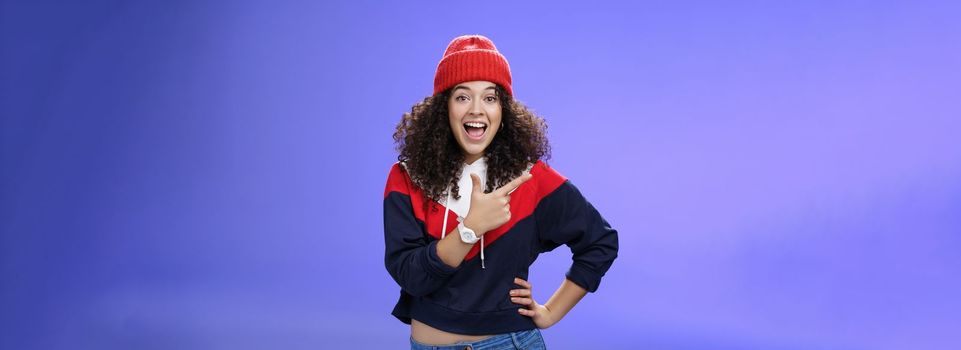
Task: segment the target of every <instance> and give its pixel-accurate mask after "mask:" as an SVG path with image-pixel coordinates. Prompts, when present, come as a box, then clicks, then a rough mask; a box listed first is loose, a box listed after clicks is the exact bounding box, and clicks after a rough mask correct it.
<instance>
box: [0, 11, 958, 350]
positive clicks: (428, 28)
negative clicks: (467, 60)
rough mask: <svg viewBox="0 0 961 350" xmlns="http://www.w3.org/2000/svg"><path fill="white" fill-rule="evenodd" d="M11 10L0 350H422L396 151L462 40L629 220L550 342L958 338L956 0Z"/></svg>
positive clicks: (0, 191) (557, 152) (569, 170)
mask: <svg viewBox="0 0 961 350" xmlns="http://www.w3.org/2000/svg"><path fill="white" fill-rule="evenodd" d="M0 3H2V5H0V6H2V7H0V28H2V37H0V45H2V51H0V74H2V75H0V88H2V94H0V108H2V109H0V113H2V119H0V123H2V124H0V146H2V147H0V348H3V349H227V348H230V349H265V348H270V349H273V348H289V349H308V348H314V349H317V348H320V349H328V348H343V347H358V348H374V347H378V348H384V347H386V348H403V347H405V346H406V342H407V336H408V334H409V333H408V329H407V328H406V327H405V326H404V325H402V324H401V323H400V322H398V321H397V320H395V319H394V318H393V317H392V316H390V315H389V312H390V309H391V307H392V306H393V303H394V302H395V301H396V296H397V293H398V287H397V286H396V285H395V284H394V282H393V281H392V280H391V279H390V277H389V276H388V274H387V273H386V271H385V270H384V268H383V237H382V235H383V231H382V229H383V227H382V217H381V201H382V198H383V197H382V195H383V188H384V182H385V180H386V177H387V171H388V169H389V167H390V165H391V164H392V163H393V162H394V161H395V159H396V158H395V157H396V155H395V153H394V151H393V147H392V140H391V137H390V136H391V133H392V132H393V127H394V125H395V123H396V122H397V121H398V120H399V118H400V115H401V114H402V113H404V112H405V111H407V110H409V108H410V106H411V105H412V104H413V103H415V102H416V101H419V100H420V99H422V98H424V97H425V96H426V95H428V94H429V93H430V91H431V88H432V85H431V84H432V79H433V73H434V68H435V65H436V63H437V61H438V60H439V58H440V55H441V54H442V52H443V49H444V47H445V45H446V44H447V43H448V42H449V40H450V39H451V38H453V37H455V36H457V35H461V34H469V33H481V34H485V35H487V36H489V37H490V38H492V39H493V40H494V42H495V43H496V44H497V46H498V48H499V49H500V50H501V51H502V52H503V53H504V54H505V55H506V56H507V57H508V59H509V60H510V63H511V68H512V71H513V73H514V81H515V85H514V90H515V92H516V97H517V98H518V99H520V100H522V101H523V102H525V103H526V104H528V105H529V106H530V107H532V108H533V109H534V110H535V111H537V112H538V113H539V114H541V115H543V116H544V117H545V118H546V119H547V120H548V123H549V125H550V138H551V141H552V143H553V151H554V152H553V154H554V157H553V159H552V160H551V164H552V165H553V166H554V167H555V168H557V169H558V170H559V171H561V172H562V173H564V174H565V175H567V176H568V177H570V178H571V179H572V181H574V183H575V184H577V185H578V186H579V187H580V188H581V189H582V191H583V192H584V193H585V194H586V195H587V196H588V198H589V199H590V200H591V201H592V202H593V203H594V204H595V205H596V206H597V207H598V208H599V209H600V210H601V212H602V213H603V214H604V215H605V216H606V217H607V219H608V220H609V221H610V222H611V223H612V225H614V226H615V227H616V228H618V229H619V231H620V240H621V253H620V257H619V259H618V260H617V261H616V262H615V264H614V266H613V268H612V269H611V271H610V272H609V274H608V275H607V277H606V278H605V280H604V281H603V283H602V284H601V288H600V290H599V291H598V292H597V293H596V294H592V295H589V296H588V297H587V298H586V299H585V300H584V301H582V302H581V303H580V304H579V305H578V306H577V308H575V310H574V311H573V312H572V313H571V314H570V315H569V316H568V317H567V318H566V319H564V321H563V322H562V323H560V324H558V325H557V326H555V327H553V328H551V329H548V330H546V331H545V332H544V334H545V337H546V339H547V341H548V345H549V346H550V348H551V349H584V348H600V347H601V346H602V345H606V346H613V347H615V348H649V349H759V348H763V349H948V348H952V347H956V346H957V344H959V343H961V336H959V335H958V334H959V333H958V330H959V329H961V316H959V315H961V298H959V297H958V296H959V295H961V254H959V251H961V141H959V135H961V105H959V101H961V40H959V38H961V24H959V23H961V21H958V18H961V5H958V4H959V3H958V2H953V1H941V2H917V1H914V2H907V1H904V2H864V1H813V2H802V3H797V2H787V1H785V2H780V3H773V2H754V1H747V2H741V1H738V2H644V3H620V4H612V5H606V6H603V7H601V6H591V5H557V4H553V3H547V4H541V3H531V2H523V3H518V4H510V3H490V2H469V3H427V2H396V3H377V2H366V1H356V2H339V3H335V2H324V3H319V2H306V1H304V2H290V1H283V2H278V1H270V2H267V1H265V2H260V3H256V2H251V1H233V2H226V1H225V2H215V1H172V2H142V3H137V2H130V1H104V0H98V1H85V2H66V1H64V2H62V3H56V2H49V1H19V2H16V1H2V2H0ZM569 259H570V254H569V252H567V251H565V250H564V249H559V250H557V251H555V252H553V253H551V254H548V255H544V256H542V257H541V259H540V260H538V262H537V263H536V264H535V265H534V268H533V270H532V272H531V275H532V277H531V279H532V282H533V283H534V286H535V296H536V297H537V298H538V299H539V300H540V301H542V302H543V301H546V298H547V297H549V296H550V293H551V292H552V291H553V289H554V288H556V287H557V285H558V284H559V282H560V281H561V278H563V273H564V271H565V270H566V268H567V266H568V264H569Z"/></svg>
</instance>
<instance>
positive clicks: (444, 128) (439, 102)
mask: <svg viewBox="0 0 961 350" xmlns="http://www.w3.org/2000/svg"><path fill="white" fill-rule="evenodd" d="M496 90H497V97H498V100H499V101H500V104H501V111H502V121H503V123H504V124H503V126H502V127H501V128H500V130H498V131H497V134H496V135H494V139H493V140H492V141H491V143H490V145H488V146H487V148H486V149H485V150H484V156H486V157H487V188H486V189H485V190H484V192H490V191H493V190H494V189H496V188H498V187H500V186H502V185H503V184H506V183H508V182H510V181H511V180H513V179H514V178H516V177H517V176H520V175H521V173H522V172H523V171H524V170H526V169H527V167H528V165H529V164H533V163H535V162H537V161H538V160H546V159H550V144H549V143H548V141H547V123H546V122H545V121H544V119H543V118H541V117H539V116H537V115H535V114H534V113H533V112H532V111H531V110H529V109H528V108H527V106H524V104H522V103H521V102H519V101H517V100H515V99H514V98H513V96H511V95H510V94H508V93H507V91H506V90H505V89H504V88H503V87H502V86H500V85H499V84H497V86H496ZM451 91H452V88H451V89H447V90H444V91H442V92H439V93H437V94H435V95H433V96H429V97H426V98H424V100H423V101H421V102H418V103H417V104H415V105H414V106H413V107H412V108H411V110H410V112H409V113H404V116H403V117H401V120H400V123H398V124H397V129H396V130H395V131H394V143H395V144H396V147H397V151H398V153H399V154H398V156H397V160H398V161H400V162H402V163H403V164H404V165H405V168H406V169H407V172H408V174H410V177H411V179H412V180H413V181H414V183H415V184H416V185H417V186H418V187H420V188H421V189H422V190H423V191H424V193H425V194H426V195H427V196H428V197H429V198H431V199H433V200H434V201H440V199H441V198H443V197H445V196H447V192H446V191H447V187H448V186H450V188H451V195H452V196H453V197H454V198H458V199H460V195H459V194H458V192H459V191H460V188H459V187H458V186H457V180H458V177H459V176H460V171H461V170H462V168H463V163H464V153H463V151H462V150H461V148H460V146H459V145H458V144H457V140H455V139H454V134H453V132H452V131H451V128H450V122H449V116H448V110H447V102H448V100H449V99H450V96H451Z"/></svg>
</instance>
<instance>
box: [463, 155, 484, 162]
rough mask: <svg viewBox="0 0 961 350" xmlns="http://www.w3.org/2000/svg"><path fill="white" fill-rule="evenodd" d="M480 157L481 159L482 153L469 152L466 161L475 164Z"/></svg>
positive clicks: (465, 157)
mask: <svg viewBox="0 0 961 350" xmlns="http://www.w3.org/2000/svg"><path fill="white" fill-rule="evenodd" d="M478 159H481V156H480V155H472V154H468V155H465V156H464V163H467V164H474V162H476V161H477V160H478Z"/></svg>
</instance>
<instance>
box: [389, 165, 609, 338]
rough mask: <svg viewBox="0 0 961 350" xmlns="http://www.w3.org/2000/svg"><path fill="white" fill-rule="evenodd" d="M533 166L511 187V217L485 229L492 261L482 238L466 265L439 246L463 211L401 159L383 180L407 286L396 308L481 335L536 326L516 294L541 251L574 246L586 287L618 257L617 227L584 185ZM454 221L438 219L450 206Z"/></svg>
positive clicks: (394, 256)
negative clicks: (429, 191)
mask: <svg viewBox="0 0 961 350" xmlns="http://www.w3.org/2000/svg"><path fill="white" fill-rule="evenodd" d="M530 173H531V174H532V175H533V176H532V178H531V179H530V180H528V181H527V182H525V183H524V184H522V185H521V186H520V187H518V188H517V189H516V190H515V191H514V192H513V193H512V194H511V203H510V211H511V219H510V221H508V222H507V223H505V224H504V225H502V226H500V227H498V228H496V229H494V230H491V231H489V232H487V233H486V234H485V235H484V238H485V239H484V244H485V245H484V254H485V255H484V256H485V258H486V259H485V261H486V264H485V265H486V266H485V268H481V263H480V260H481V259H480V257H479V254H478V253H479V251H480V247H479V245H480V244H481V243H480V242H478V243H476V244H475V245H474V247H473V248H471V250H470V252H468V253H467V256H466V257H465V258H464V261H463V262H462V263H461V264H460V266H458V267H456V268H454V267H451V266H448V265H447V264H445V263H444V262H443V261H441V259H440V257H439V256H438V255H437V242H438V240H439V239H441V232H451V231H452V230H454V229H455V228H456V227H457V224H458V223H459V222H458V220H457V215H456V213H454V212H453V211H450V212H448V211H447V210H445V209H446V208H445V207H444V206H443V205H442V204H441V203H438V202H436V201H433V200H431V199H429V198H427V197H426V196H425V195H424V193H423V191H422V190H421V189H420V188H419V187H417V186H416V185H415V184H414V183H413V181H412V180H411V178H410V176H409V175H408V173H407V171H406V170H405V169H404V167H403V166H402V165H401V164H400V163H396V164H394V166H393V167H392V168H391V170H390V175H389V176H388V178H387V187H386V189H385V190H384V242H385V248H386V252H385V255H384V264H385V266H386V267H387V271H388V272H389V273H390V275H391V277H393V279H394V281H396V282H397V284H398V285H399V286H400V298H399V300H398V301H397V305H396V306H395V307H394V309H393V311H392V312H391V314H393V315H394V316H395V317H397V319H399V320H400V321H402V322H404V323H407V324H410V323H411V319H416V320H418V321H420V322H423V323H425V324H427V325H430V326H431V327H434V328H437V329H440V330H443V331H447V332H452V333H458V334H468V335H482V334H498V333H506V332H516V331H521V330H528V329H533V328H536V325H534V322H533V320H532V319H531V318H529V317H526V316H524V315H521V314H520V313H518V312H517V309H518V308H519V307H520V306H519V305H517V304H514V303H512V302H511V300H510V295H509V294H508V293H509V292H510V290H511V289H516V288H519V287H518V286H516V285H515V284H514V277H520V278H523V279H525V280H526V279H528V269H529V268H530V265H531V264H532V263H533V262H534V260H536V259H537V256H538V254H540V253H543V252H548V251H551V250H554V248H557V247H559V246H560V245H567V246H568V247H569V248H570V250H571V252H572V253H573V257H572V260H573V262H572V264H571V267H570V269H569V270H568V271H567V274H566V276H567V279H568V280H570V281H571V282H574V283H575V284H577V285H579V286H581V287H582V288H584V289H586V290H587V291H589V292H594V291H596V290H597V288H598V286H599V285H600V282H601V278H602V277H603V276H604V274H605V273H606V272H607V270H608V269H609V268H610V267H611V264H612V263H613V262H614V259H615V258H616V257H617V247H618V243H617V231H616V230H614V229H613V228H611V226H610V225H609V224H608V223H607V221H606V220H605V219H604V218H603V217H601V215H600V213H598V211H597V210H596V209H595V208H594V206H593V205H591V203H590V202H588V201H587V199H586V198H584V196H583V195H581V193H580V191H578V189H577V187H574V185H573V184H571V182H570V181H568V180H567V178H565V177H564V176H562V175H561V174H559V173H558V172H557V171H555V170H554V169H553V168H550V167H549V166H548V165H547V164H546V163H544V162H543V161H538V162H537V163H535V164H534V165H533V166H532V167H531V168H530ZM445 213H446V214H447V215H448V218H447V227H444V228H441V226H442V225H443V223H444V215H445Z"/></svg>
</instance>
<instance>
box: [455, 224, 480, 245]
mask: <svg viewBox="0 0 961 350" xmlns="http://www.w3.org/2000/svg"><path fill="white" fill-rule="evenodd" d="M459 231H460V238H461V240H462V241H465V242H467V243H470V242H473V241H476V240H477V235H476V234H474V230H471V229H469V228H467V227H464V226H463V225H461V227H460V228H459Z"/></svg>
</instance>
